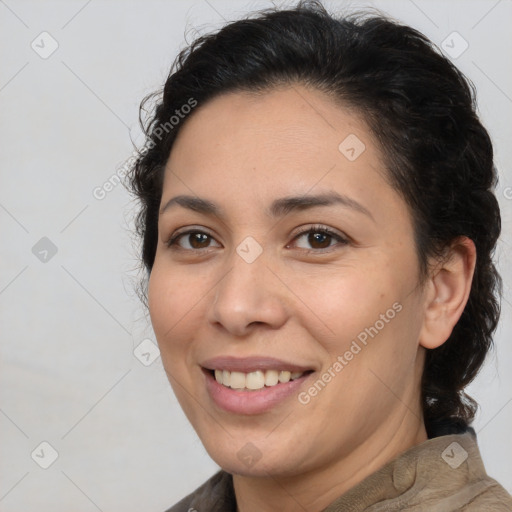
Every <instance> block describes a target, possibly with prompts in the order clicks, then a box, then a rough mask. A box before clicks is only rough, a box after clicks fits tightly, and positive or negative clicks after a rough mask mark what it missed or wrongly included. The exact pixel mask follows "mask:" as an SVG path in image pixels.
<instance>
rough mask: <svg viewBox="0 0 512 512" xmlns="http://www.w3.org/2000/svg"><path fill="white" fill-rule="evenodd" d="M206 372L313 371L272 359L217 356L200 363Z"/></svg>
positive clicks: (305, 367)
mask: <svg viewBox="0 0 512 512" xmlns="http://www.w3.org/2000/svg"><path fill="white" fill-rule="evenodd" d="M201 366H202V367H203V368H206V369H207V370H227V371H229V372H242V373H250V372H255V371H256V370H262V371H266V370H288V371H290V372H306V371H309V370H313V368H311V367H309V366H302V365H298V364H295V363H291V362H288V361H283V360H282V359H275V358H273V357H258V356H253V357H233V356H218V357H214V358H212V359H207V360H206V361H203V362H202V363H201Z"/></svg>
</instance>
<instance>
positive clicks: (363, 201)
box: [149, 85, 424, 475]
mask: <svg viewBox="0 0 512 512" xmlns="http://www.w3.org/2000/svg"><path fill="white" fill-rule="evenodd" d="M169 241H171V242H170V244H169ZM418 272H419V266H418V260H417V256H416V252H415V246H414V237H413V227H412V222H411V217H410V214H409V213H408V209H407V207H406V205H405V203H404V201H403V200H402V198H401V197H400V196H399V195H398V193H397V192H396V191H395V190H394V189H392V188H391V187H390V186H389V184H388V183H387V182H386V180H385V178H384V165H383V162H382V159H381V154H380V153H379V149H378V147H377V145H376V142H375V141H374V139H373V138H372V136H371V134H370V131H369V129H368V128H367V126H366V125H365V123H364V122H363V121H362V120H361V119H360V117H358V116H357V115H356V114H355V113H354V112H351V111H350V110H349V109H343V108H341V107H340V106H337V105H335V104H334V103H332V100H330V99H329V98H328V97H327V96H325V95H324V94H323V93H321V92H319V91H315V90H311V89H306V88H304V87H302V86H298V85H297V86H294V87H288V88H280V89H276V90H273V91H271V92H268V93H265V94H264V95H260V96H256V95H250V94H248V93H230V94H226V95H224V96H221V97H218V98H216V99H214V100H212V101H210V102H209V103H207V104H206V105H204V106H202V107H200V108H199V107H198V109H197V110H196V111H195V112H193V113H192V114H190V118H189V119H187V120H186V124H185V125H184V126H183V127H182V129H181V132H180V134H179V136H178V138H177V140H176V142H175V145H174V147H173V150H172V153H171V155H170V159H169V161H168V164H167V167H166V171H165V179H164V185H163V194H162V201H161V212H160V217H159V224H158V247H157V250H156V257H155V262H154V267H153V269H152V272H151V277H150V282H149V308H150V313H151V319H152V323H153V327H154V331H155V334H156V337H157V340H158V343H159V346H160V351H161V356H162V360H163V364H164V367H165V370H166V372H167V374H168V377H169V380H170V382H171V384H172V387H173V389H174V391H175V393H176V396H177V398H178V400H179V402H180V404H181V406H182V407H183V410H184V411H185V413H186V415H187V417H188V418H189V420H190V422H191V423H192V425H193V426H194V428H195V430H196V431H197V433H198V435H199V437H200V438H201V440H202V442H203V444H204V445H205V447H206V449H207V450H208V452H209V454H210V455H211V457H212V458H213V459H214V460H215V461H216V462H217V463H218V464H219V465H220V466H221V467H223V468H224V469H226V470H227V471H229V472H232V473H238V474H244V475H264V474H276V475H278V474H279V475H293V474H296V473H297V472H305V471H309V470H312V469H314V468H315V467H320V466H322V465H323V466H326V465H329V464H330V463H332V462H333V461H336V460H339V459H340V458H343V457H346V456H347V455H348V454H350V453H352V452H354V451H355V450H357V448H358V447H361V446H362V445H363V443H364V447H365V448H368V447H370V446H371V447H373V448H374V449H379V446H381V445H382V446H384V445H385V443H386V442H387V441H386V440H389V438H390V437H393V435H394V434H395V433H396V432H399V431H400V429H401V428H403V426H404V425H417V424H419V423H421V424H422V422H421V408H420V392H419V382H420V377H421V370H422V364H423V349H422V348H420V337H421V336H420V331H421V327H422V322H423V316H422V313H423V309H424V305H423V303H424V298H423V294H422V291H421V289H420V287H419V286H418ZM215 370H217V372H215ZM214 373H217V377H218V379H219V381H221V382H222V383H221V382H217V380H216V378H215V375H214ZM290 378H291V379H292V380H290ZM281 381H282V382H281Z"/></svg>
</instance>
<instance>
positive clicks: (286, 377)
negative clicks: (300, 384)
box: [279, 371, 292, 382]
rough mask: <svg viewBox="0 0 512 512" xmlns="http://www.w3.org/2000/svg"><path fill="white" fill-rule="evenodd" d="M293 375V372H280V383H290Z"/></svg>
mask: <svg viewBox="0 0 512 512" xmlns="http://www.w3.org/2000/svg"><path fill="white" fill-rule="evenodd" d="M291 376H292V374H291V372H287V371H284V372H279V382H289V381H290V378H291Z"/></svg>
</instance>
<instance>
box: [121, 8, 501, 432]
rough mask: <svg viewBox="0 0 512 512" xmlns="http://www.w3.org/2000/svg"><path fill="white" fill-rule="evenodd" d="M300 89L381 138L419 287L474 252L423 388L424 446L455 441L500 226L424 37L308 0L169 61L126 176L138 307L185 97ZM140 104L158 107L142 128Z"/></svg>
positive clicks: (487, 333)
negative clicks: (463, 240) (437, 263)
mask: <svg viewBox="0 0 512 512" xmlns="http://www.w3.org/2000/svg"><path fill="white" fill-rule="evenodd" d="M299 83H300V84H304V85H307V86H311V87H314V88H316V89H318V90H320V91H323V92H325V93H327V94H328V95H330V97H331V98H333V100H334V101H335V102H338V103H339V104H341V105H349V106H351V107H353V108H355V109H356V110H357V111H358V112H360V113H361V114H362V115H363V117H364V119H365V120H366V122H367V124H368V126H369V127H370V129H371V130H372V132H373V134H374V135H375V137H376V138H377V140H378V141H379V144H380V146H381V151H382V153H383V155H384V157H385V164H386V168H387V178H388V179H389V183H390V184H391V186H393V187H394V188H395V189H396V190H397V191H398V192H399V193H400V194H401V196H402V197H403V199H404V200H405V202H406V203H407V205H408V207H409V209H410V212H411V216H412V219H413V222H414V228H415V243H416V248H417V254H418V260H419V263H420V269H421V271H420V282H422V281H423V280H424V279H425V278H426V276H427V275H428V271H429V266H428V261H430V257H432V256H434V257H439V256H441V255H442V254H443V253H444V252H445V251H446V249H447V247H449V246H450V245H451V244H452V243H453V242H454V241H455V240H456V239H457V238H459V237H462V236H466V237H468V238H470V239H471V240H473V242H474V243H475V246H476V252H477V260H476V269H475V273H474V277H473V282H472V287H471V292H470V296H469V300H468V303H467V305H466V308H465V309H464V312H463V314H462V316H461V318H460V319H459V321H458V323H457V324H456V326H455V328H454V329H453V332H452V333H451V336H450V337H449V339H448V340H447V341H446V342H445V343H444V344H443V345H441V346H440V347H438V348H436V349H433V350H428V351H427V355H426V360H425V367H424V372H423V380H422V404H423V412H424V421H425V426H426V429H427V433H428V435H429V437H433V436H435V435H442V434H443V433H449V432H460V431H463V430H465V429H467V427H468V426H469V425H470V424H471V422H472V421H473V419H474V416H475V412H476V408H477V404H476V402H475V401H474V400H473V399H472V398H470V397H469V396H468V395H466V394H465V393H464V388H465V387H466V386H467V385H468V384H469V383H470V382H471V381H472V380H473V379H474V377H475V376H476V374H477V373H478V371H479V369H480V367H481V365H482V364H483V362H484V359H485V357H486V354H487V352H488V351H489V349H490V347H491V345H492V335H493V332H494V330H495V328H496V326H497V322H498V318H499V310H500V307H499V297H500V292H501V279H500V276H499V274H498V273H497V271H496V268H495V266H494V264H493V261H492V256H493V253H494V248H495V245H496V242H497V239H498V236H499V234H500V230H501V218H500V211H499V206H498V203H497V200H496V197H495V195H494V192H493V191H494V188H495V186H496V182H497V176H496V170H495V167H494V165H493V148H492V144H491V140H490V138H489V135H488V133H487V131H486V130H485V128H484V127H483V126H482V124H481V123H480V121H479V119H478V116H477V114H476V100H475V92H474V87H473V86H472V84H471V83H470V82H469V81H468V80H467V79H466V78H465V77H464V75H463V74H462V73H461V72H460V71H459V70H458V69H457V68H456V67H455V66H453V65H452V63H451V62H450V61H449V60H448V59H447V58H445V57H444V56H443V55H442V54H441V53H440V52H439V50H438V49H437V48H436V47H434V45H433V44H432V43H431V42H430V41H429V40H428V39H427V38H426V37H425V36H424V35H422V34H421V33H419V32H418V31H416V30H414V29H412V28H410V27H408V26H404V25H402V24H399V23H397V22H395V21H393V20H390V19H389V18H387V17H386V16H383V15H380V14H377V15H376V14H368V13H366V14H360V13H359V14H355V15H351V16H348V17H342V18H337V17H333V16H332V15H330V14H329V13H328V12H327V11H326V10H325V8H324V7H323V6H322V4H321V3H320V2H318V1H306V2H304V1H301V2H299V3H298V5H297V6H296V7H295V8H292V9H288V10H278V9H269V10H264V11H260V12H258V13H255V14H254V15H250V16H249V17H247V18H245V19H241V20H238V21H235V22H232V23H229V24H227V25H226V26H224V27H223V28H222V29H221V30H219V31H218V32H215V33H212V34H208V35H205V36H200V37H198V38H197V39H196V40H195V41H194V42H193V43H192V44H191V45H190V46H189V47H187V48H185V49H184V50H182V51H181V52H180V53H179V55H178V56H177V58H176V60H175V62H174V64H173V66H172V68H171V71H170V74H169V77H168V78H167V81H166V83H165V86H164V88H163V91H161V92H159V93H155V94H153V95H150V96H149V97H147V98H145V100H144V101H143V102H142V104H141V124H142V127H143V129H144V133H145V135H146V144H145V146H144V147H143V148H142V149H141V150H140V152H139V155H138V157H137V159H136V161H135V163H134V165H133V167H132V168H131V171H130V173H129V175H128V187H129V188H130V190H131V191H132V193H133V194H134V195H135V196H136V198H137V199H138V200H139V201H140V209H139V211H138V215H137V218H136V229H137V234H138V235H139V236H140V238H141V240H142V262H143V266H144V267H145V271H146V275H145V278H144V279H143V283H142V291H143V293H142V296H143V300H144V298H146V300H145V303H146V305H147V297H146V291H147V279H148V277H149V274H150V273H151V269H152V266H153V262H154V258H155V251H156V246H157V228H158V209H159V205H160V200H161V194H162V184H163V173H164V167H165V164H166V162H167V159H168V158H169V154H170V152H171V149H172V147H173V143H174V141H175V139H176V136H177V134H178V132H179V131H180V129H181V127H182V126H183V124H184V123H186V116H183V115H180V117H181V118H182V119H183V118H184V117H185V119H184V120H182V121H180V123H178V124H176V125H175V124H173V123H172V122H170V121H169V120H170V119H171V118H172V116H175V115H178V114H180V113H183V112H185V113H186V112H189V111H190V110H191V109H190V108H187V109H185V108H183V106H184V105H192V101H193V102H197V105H199V107H200V106H201V105H204V104H205V103H206V102H207V101H208V100H210V99H212V98H214V97H216V96H218V95H220V94H223V93H227V92H235V91H253V92H255V91H256V92H258V91H259V92H265V91H268V90H270V89H272V88H274V87H277V86H280V85H293V84H299ZM151 100H153V102H155V103H156V105H155V106H154V108H153V110H152V111H151V113H150V116H149V117H148V120H147V122H144V121H142V112H143V111H144V109H145V106H147V105H148V103H149V102H151ZM199 107H197V108H199ZM190 115H193V111H192V113H190ZM163 128H164V129H163Z"/></svg>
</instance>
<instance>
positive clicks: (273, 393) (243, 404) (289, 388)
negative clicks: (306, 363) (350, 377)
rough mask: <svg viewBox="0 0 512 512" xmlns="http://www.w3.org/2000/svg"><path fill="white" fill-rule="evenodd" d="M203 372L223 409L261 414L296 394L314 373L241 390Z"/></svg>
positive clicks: (211, 392) (212, 396)
mask: <svg viewBox="0 0 512 512" xmlns="http://www.w3.org/2000/svg"><path fill="white" fill-rule="evenodd" d="M203 373H204V375H205V377H206V389H207V390H208V393H209V395H210V398H211V399H212V400H213V402H214V403H215V404H216V405H217V406H218V407H220V408H221V409H223V410H225V411H228V412H231V413H235V414H261V413H264V412H267V411H269V410H270V409H272V408H273V407H276V406H277V405H278V404H280V403H282V402H283V401H284V400H286V399H287V398H288V397H290V396H292V395H295V396H296V395H297V394H298V389H299V388H300V386H302V384H303V383H304V381H305V380H306V379H307V378H308V377H310V375H312V374H311V373H308V374H306V375H303V376H302V377H299V378H298V379H295V380H291V381H289V382H281V383H279V384H276V385H275V386H270V387H265V388H262V389H258V390H254V391H247V390H246V391H241V390H237V389H231V388H228V387H226V386H223V385H222V384H219V383H218V382H217V381H216V380H215V377H214V376H213V375H212V374H211V373H210V372H209V371H207V370H203Z"/></svg>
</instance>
